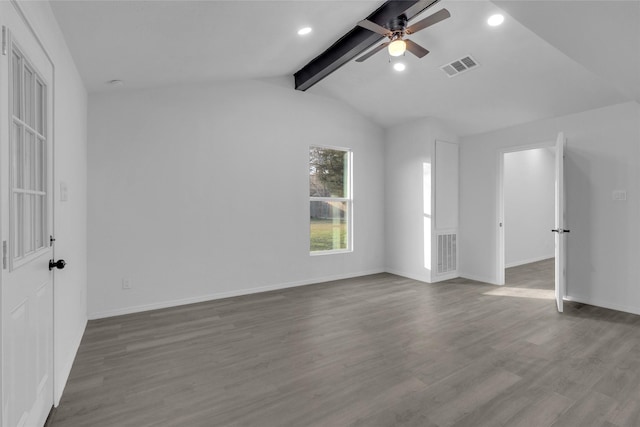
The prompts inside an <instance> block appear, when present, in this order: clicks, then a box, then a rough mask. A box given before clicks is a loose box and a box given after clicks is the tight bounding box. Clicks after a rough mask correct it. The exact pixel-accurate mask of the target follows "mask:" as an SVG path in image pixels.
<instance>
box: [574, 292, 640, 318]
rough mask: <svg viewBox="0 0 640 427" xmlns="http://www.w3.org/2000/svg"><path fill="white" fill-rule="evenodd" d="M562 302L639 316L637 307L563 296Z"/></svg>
mask: <svg viewBox="0 0 640 427" xmlns="http://www.w3.org/2000/svg"><path fill="white" fill-rule="evenodd" d="M564 300H565V301H571V302H577V303H580V304H589V305H593V306H595V307H602V308H608V309H610V310H616V311H623V312H625V313H630V314H637V315H640V308H639V307H630V306H626V305H621V304H612V303H608V302H601V301H597V300H594V299H591V298H580V297H572V296H565V297H564Z"/></svg>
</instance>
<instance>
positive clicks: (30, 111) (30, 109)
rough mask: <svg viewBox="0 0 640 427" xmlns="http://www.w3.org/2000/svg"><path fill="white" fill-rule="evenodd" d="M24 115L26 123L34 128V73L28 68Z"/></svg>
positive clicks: (25, 78) (25, 72)
mask: <svg viewBox="0 0 640 427" xmlns="http://www.w3.org/2000/svg"><path fill="white" fill-rule="evenodd" d="M23 83H24V110H25V111H24V114H25V122H27V124H28V125H29V126H31V127H33V126H34V124H35V120H34V107H35V105H34V104H35V103H34V102H33V101H34V99H33V83H34V82H33V73H32V72H31V70H30V69H29V68H28V67H24V82H23Z"/></svg>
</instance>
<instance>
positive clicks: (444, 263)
mask: <svg viewBox="0 0 640 427" xmlns="http://www.w3.org/2000/svg"><path fill="white" fill-rule="evenodd" d="M456 237H457V236H456V234H454V233H451V234H438V239H437V244H438V248H437V251H438V255H437V256H438V266H437V270H436V271H437V273H438V274H443V273H449V272H452V271H456V270H457V269H458V250H457V248H456Z"/></svg>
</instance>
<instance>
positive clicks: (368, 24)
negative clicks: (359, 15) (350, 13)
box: [358, 19, 391, 36]
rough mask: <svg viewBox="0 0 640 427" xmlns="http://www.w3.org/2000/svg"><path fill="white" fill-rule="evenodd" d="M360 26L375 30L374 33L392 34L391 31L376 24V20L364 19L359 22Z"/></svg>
mask: <svg viewBox="0 0 640 427" xmlns="http://www.w3.org/2000/svg"><path fill="white" fill-rule="evenodd" d="M358 26H359V27H362V28H366V29H367V30H369V31H373V32H374V33H378V34H380V35H383V36H386V35H388V34H391V31H389V30H387V29H386V28H384V27H382V26H380V25H378V24H376V23H375V22H371V21H369V20H368V19H363V20H362V21H360V22H358Z"/></svg>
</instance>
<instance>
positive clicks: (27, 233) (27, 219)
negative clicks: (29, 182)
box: [23, 194, 35, 254]
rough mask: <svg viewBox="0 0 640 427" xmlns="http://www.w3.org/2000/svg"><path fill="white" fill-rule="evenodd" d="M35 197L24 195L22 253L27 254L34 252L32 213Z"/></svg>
mask: <svg viewBox="0 0 640 427" xmlns="http://www.w3.org/2000/svg"><path fill="white" fill-rule="evenodd" d="M34 198H35V196H34V195H33V194H25V195H24V212H23V219H24V238H23V242H24V253H25V254H28V253H29V252H33V251H34V250H35V247H34V243H35V242H34V239H33V237H34V234H33V231H34V230H33V228H34V223H33V219H34V213H35V200H34Z"/></svg>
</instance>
